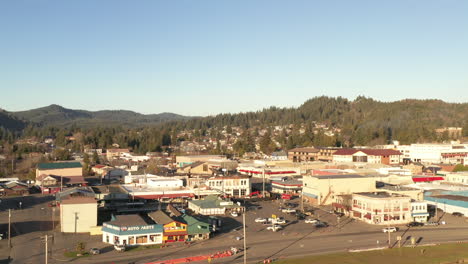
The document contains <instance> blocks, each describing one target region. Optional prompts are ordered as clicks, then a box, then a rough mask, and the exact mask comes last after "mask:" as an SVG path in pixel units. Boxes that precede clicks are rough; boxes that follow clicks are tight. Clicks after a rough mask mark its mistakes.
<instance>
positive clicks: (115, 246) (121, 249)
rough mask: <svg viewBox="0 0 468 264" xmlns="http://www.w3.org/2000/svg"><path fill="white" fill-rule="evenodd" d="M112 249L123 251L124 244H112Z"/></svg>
mask: <svg viewBox="0 0 468 264" xmlns="http://www.w3.org/2000/svg"><path fill="white" fill-rule="evenodd" d="M114 249H115V250H117V251H118V252H124V251H125V245H118V244H115V245H114Z"/></svg>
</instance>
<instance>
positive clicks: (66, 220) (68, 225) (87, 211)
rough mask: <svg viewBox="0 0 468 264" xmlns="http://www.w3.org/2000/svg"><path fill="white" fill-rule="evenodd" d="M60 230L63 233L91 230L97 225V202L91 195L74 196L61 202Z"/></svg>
mask: <svg viewBox="0 0 468 264" xmlns="http://www.w3.org/2000/svg"><path fill="white" fill-rule="evenodd" d="M60 225H61V228H60V230H61V231H62V232H63V233H85V232H90V231H91V229H92V227H95V226H96V225H97V202H96V200H95V199H94V198H90V197H82V196H80V197H76V196H75V197H74V196H70V197H69V198H68V199H65V200H62V202H61V203H60Z"/></svg>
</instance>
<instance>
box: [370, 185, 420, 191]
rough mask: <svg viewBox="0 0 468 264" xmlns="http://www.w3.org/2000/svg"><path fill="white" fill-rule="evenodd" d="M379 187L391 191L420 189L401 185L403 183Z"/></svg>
mask: <svg viewBox="0 0 468 264" xmlns="http://www.w3.org/2000/svg"><path fill="white" fill-rule="evenodd" d="M379 189H383V190H389V191H419V189H416V188H411V187H406V186H401V185H384V186H382V187H380V188H379Z"/></svg>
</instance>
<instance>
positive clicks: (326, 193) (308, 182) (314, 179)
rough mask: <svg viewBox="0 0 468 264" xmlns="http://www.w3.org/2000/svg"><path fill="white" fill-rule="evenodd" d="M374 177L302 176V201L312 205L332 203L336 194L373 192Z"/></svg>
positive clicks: (345, 175)
mask: <svg viewBox="0 0 468 264" xmlns="http://www.w3.org/2000/svg"><path fill="white" fill-rule="evenodd" d="M375 182H376V179H375V178H374V177H372V176H361V175H354V174H343V175H322V176H309V175H306V176H304V177H303V187H302V192H303V194H304V202H309V203H311V204H314V205H329V204H332V202H333V200H334V199H335V196H336V195H344V194H352V193H354V192H373V191H375V190H376V186H375V184H376V183H375Z"/></svg>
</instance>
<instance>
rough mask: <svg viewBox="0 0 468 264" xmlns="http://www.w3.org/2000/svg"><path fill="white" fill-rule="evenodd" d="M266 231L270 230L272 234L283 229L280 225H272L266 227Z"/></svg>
mask: <svg viewBox="0 0 468 264" xmlns="http://www.w3.org/2000/svg"><path fill="white" fill-rule="evenodd" d="M266 229H267V230H272V231H273V232H276V231H278V230H281V229H283V227H282V226H280V225H278V224H274V225H272V226H269V227H267V228H266Z"/></svg>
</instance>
